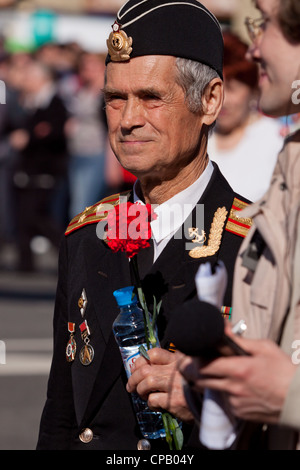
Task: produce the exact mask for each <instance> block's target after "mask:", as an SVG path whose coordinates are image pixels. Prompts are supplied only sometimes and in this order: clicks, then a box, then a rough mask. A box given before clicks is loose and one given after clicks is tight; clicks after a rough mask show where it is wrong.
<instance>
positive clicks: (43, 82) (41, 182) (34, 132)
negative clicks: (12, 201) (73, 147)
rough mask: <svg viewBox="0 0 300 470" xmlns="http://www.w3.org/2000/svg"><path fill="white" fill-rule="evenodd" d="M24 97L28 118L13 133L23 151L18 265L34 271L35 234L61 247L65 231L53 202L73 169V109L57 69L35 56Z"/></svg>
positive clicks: (18, 174) (18, 170)
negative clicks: (69, 135)
mask: <svg viewBox="0 0 300 470" xmlns="http://www.w3.org/2000/svg"><path fill="white" fill-rule="evenodd" d="M21 99H22V106H23V109H24V111H25V114H24V116H23V122H22V123H21V124H20V126H19V127H16V128H15V129H14V130H13V131H12V132H11V133H10V135H9V142H10V145H11V147H12V148H13V149H14V150H16V151H17V152H18V158H17V161H16V164H15V168H14V175H13V182H14V187H15V191H16V219H17V248H18V255H19V264H18V269H20V270H22V271H32V270H34V269H35V266H34V258H33V252H32V249H31V241H32V239H33V238H34V236H36V235H41V236H44V237H46V238H47V239H48V240H49V241H50V242H51V243H52V245H53V246H54V247H56V248H58V245H59V242H60V238H61V234H62V231H63V227H60V226H59V218H58V217H57V218H56V217H55V211H54V209H53V204H54V201H55V196H56V194H57V192H58V191H59V190H60V185H61V184H62V181H63V180H64V178H65V177H66V174H67V171H68V153H67V149H66V138H65V134H64V126H65V123H66V120H67V112H66V108H65V106H64V104H63V101H62V99H61V98H60V97H59V96H58V95H57V90H56V85H55V81H54V79H53V76H52V74H51V72H50V71H49V69H48V68H46V67H45V66H44V65H43V64H41V63H40V62H38V61H35V60H31V61H29V62H28V63H27V64H26V65H25V66H24V67H23V79H22V98H21ZM60 204H64V201H63V200H62V201H60Z"/></svg>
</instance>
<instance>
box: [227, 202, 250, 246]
mask: <svg viewBox="0 0 300 470" xmlns="http://www.w3.org/2000/svg"><path fill="white" fill-rule="evenodd" d="M248 205H249V204H248V203H247V202H245V201H242V200H241V199H238V198H236V197H235V198H234V200H233V203H232V206H231V209H230V213H229V217H228V220H227V224H226V227H225V230H227V231H228V232H231V233H234V234H235V235H239V236H240V237H243V238H245V237H246V235H247V233H248V231H249V229H250V227H251V225H252V219H250V218H244V217H239V216H238V213H239V211H241V210H243V209H245V207H247V206H248Z"/></svg>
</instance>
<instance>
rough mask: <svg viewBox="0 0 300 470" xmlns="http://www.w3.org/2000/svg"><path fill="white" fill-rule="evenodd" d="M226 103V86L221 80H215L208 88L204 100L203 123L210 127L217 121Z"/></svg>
mask: <svg viewBox="0 0 300 470" xmlns="http://www.w3.org/2000/svg"><path fill="white" fill-rule="evenodd" d="M223 101H224V85H223V82H222V80H221V79H220V78H214V79H213V80H211V81H210V82H209V84H208V85H207V86H206V88H205V91H204V95H203V98H202V106H203V122H204V124H207V125H208V126H209V125H211V124H213V122H215V120H216V119H217V117H218V115H219V113H220V111H221V109H222V106H223Z"/></svg>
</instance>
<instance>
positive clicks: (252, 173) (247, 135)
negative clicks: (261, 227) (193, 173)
mask: <svg viewBox="0 0 300 470" xmlns="http://www.w3.org/2000/svg"><path fill="white" fill-rule="evenodd" d="M247 49H248V47H247V45H246V44H245V43H244V42H243V41H242V40H241V39H240V38H239V37H238V36H237V35H235V34H233V33H231V32H230V31H226V32H224V84H225V98H224V104H223V108H222V111H221V113H220V115H219V117H218V120H217V124H216V127H215V131H214V133H213V135H212V136H211V138H210V140H209V142H208V152H209V154H210V155H211V156H212V160H213V161H215V162H216V163H217V164H218V165H219V168H220V170H221V171H222V173H223V174H224V176H225V178H226V179H227V181H228V182H229V184H230V185H231V186H232V188H233V189H234V191H237V192H239V193H241V194H244V196H245V197H247V198H248V199H249V200H251V201H256V200H258V199H259V198H260V197H261V196H262V195H263V194H264V193H265V191H266V190H267V189H268V186H269V183H270V180H271V176H272V173H273V170H274V166H275V163H276V159H277V155H278V152H279V150H280V149H281V147H282V145H283V138H282V136H281V135H280V129H281V126H280V124H279V122H278V121H277V120H276V119H272V118H270V117H266V116H264V115H263V114H262V113H261V112H259V110H258V101H257V100H258V68H257V65H256V64H255V63H253V62H251V61H249V60H247V59H246V53H247Z"/></svg>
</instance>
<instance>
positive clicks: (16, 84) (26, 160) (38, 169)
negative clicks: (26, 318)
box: [0, 43, 134, 271]
mask: <svg viewBox="0 0 300 470" xmlns="http://www.w3.org/2000/svg"><path fill="white" fill-rule="evenodd" d="M104 70H105V56H104V55H101V54H96V53H91V52H87V51H85V50H82V49H81V48H80V47H79V46H78V45H77V44H76V43H72V44H65V45H59V44H45V45H43V46H42V47H40V48H39V49H38V50H36V51H35V52H34V53H24V52H17V53H7V52H6V51H5V50H4V49H3V50H2V52H1V53H0V80H2V81H3V82H4V83H5V85H6V104H5V105H1V106H0V249H1V246H2V247H3V246H5V245H6V244H7V243H10V244H13V246H14V247H15V248H16V252H17V263H16V266H15V269H16V270H20V271H33V270H35V263H34V253H33V251H34V250H33V249H32V241H33V240H34V238H35V237H36V236H42V237H44V239H45V240H48V241H49V242H51V244H52V245H53V247H55V248H57V247H58V245H59V243H60V239H61V236H62V234H63V232H64V229H65V227H66V226H67V224H68V221H69V220H70V219H72V218H73V217H74V216H75V215H76V214H78V213H79V212H81V211H82V210H84V209H85V208H86V207H88V206H90V205H92V204H95V203H96V202H97V201H98V200H99V199H101V198H102V197H104V196H106V195H108V194H110V193H113V192H117V191H120V190H123V189H125V188H127V187H128V186H129V185H132V182H133V181H134V177H133V176H132V175H130V174H126V173H124V172H123V170H122V169H121V167H120V166H119V164H118V162H117V160H116V159H115V157H114V155H112V152H111V150H110V147H109V145H108V140H107V125H106V118H105V110H104V103H103V99H102V94H101V89H102V87H103V80H104Z"/></svg>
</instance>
